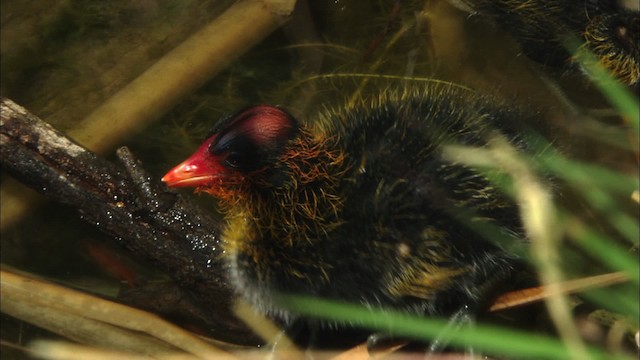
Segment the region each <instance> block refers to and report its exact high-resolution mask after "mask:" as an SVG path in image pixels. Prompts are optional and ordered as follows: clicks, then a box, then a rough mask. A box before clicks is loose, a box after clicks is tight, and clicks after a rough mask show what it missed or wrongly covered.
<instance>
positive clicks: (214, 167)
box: [162, 140, 225, 187]
mask: <svg viewBox="0 0 640 360" xmlns="http://www.w3.org/2000/svg"><path fill="white" fill-rule="evenodd" d="M210 143H211V140H208V141H205V142H204V143H203V144H202V145H201V146H200V148H198V150H196V152H195V153H193V155H191V156H190V157H189V158H188V159H187V160H185V161H183V162H182V163H180V164H178V165H177V166H176V167H174V168H173V169H171V170H169V172H167V173H166V174H165V175H164V176H163V177H162V181H163V182H165V183H166V184H167V186H169V187H201V186H211V185H212V184H213V183H215V182H216V181H219V179H220V178H222V177H224V175H225V169H224V167H223V166H222V165H220V163H219V162H218V161H217V160H218V159H216V158H214V157H213V156H212V155H210V154H209V152H208V147H209V144H210Z"/></svg>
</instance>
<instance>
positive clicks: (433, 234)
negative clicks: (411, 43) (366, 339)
mask: <svg viewBox="0 0 640 360" xmlns="http://www.w3.org/2000/svg"><path fill="white" fill-rule="evenodd" d="M531 118H532V115H528V114H524V113H522V112H518V111H517V110H515V109H513V108H512V107H509V106H502V105H497V104H495V103H494V102H492V101H489V100H487V99H486V98H483V97H481V96H478V95H475V94H474V93H473V92H471V91H469V90H464V89H461V88H458V87H455V86H451V85H430V86H428V87H427V88H426V89H423V90H419V91H418V90H401V91H400V90H399V91H395V92H394V91H387V92H386V93H385V94H384V95H380V97H379V98H376V99H372V100H370V101H369V102H366V101H363V102H362V103H361V104H358V105H355V106H348V107H345V108H342V109H338V110H327V111H326V112H325V113H323V114H320V115H319V116H318V118H317V119H315V120H314V121H311V122H310V125H309V126H305V125H302V124H300V123H299V122H298V121H297V120H296V119H294V118H293V116H291V115H290V114H289V113H287V112H286V111H285V110H283V109H281V108H279V107H274V106H269V105H258V106H253V107H250V108H247V109H244V110H242V111H240V112H238V113H236V114H235V115H232V116H229V117H227V118H225V119H223V120H222V121H220V122H219V123H218V124H217V125H216V126H215V127H214V128H213V130H212V132H211V134H212V135H211V136H210V137H208V139H206V140H205V141H204V143H202V145H201V146H200V147H199V148H198V149H197V150H196V152H195V153H194V154H193V155H192V156H191V157H189V158H188V159H187V160H185V161H184V162H183V163H181V164H179V165H177V166H176V167H175V168H173V169H172V170H171V171H169V172H168V173H167V174H166V175H165V176H164V177H163V178H162V181H164V182H165V183H166V184H167V185H168V186H171V187H185V186H188V187H196V188H197V191H200V192H205V193H209V194H211V195H213V196H215V197H217V198H218V199H219V200H220V207H221V210H222V212H223V214H224V216H225V219H226V228H225V230H224V232H223V236H222V237H223V242H224V246H225V255H224V256H225V260H226V261H227V262H228V264H229V266H230V269H231V271H230V275H229V276H230V281H231V283H232V284H233V285H234V286H235V288H236V289H237V292H238V294H239V295H240V296H242V297H244V298H245V299H246V300H248V301H249V302H250V303H252V304H253V305H254V306H255V307H257V308H258V309H260V310H262V311H264V312H265V313H268V314H271V315H273V316H275V317H277V318H280V319H283V320H285V321H286V320H291V319H292V318H293V316H292V314H290V313H289V312H288V311H287V310H286V309H284V308H282V307H281V306H279V305H278V303H277V301H275V299H274V295H277V294H281V293H289V294H304V295H309V296H316V297H321V298H326V299H333V300H340V301H347V302H356V303H361V304H365V305H367V306H370V307H386V308H395V309H398V310H402V311H408V312H412V313H418V314H441V315H447V314H451V313H453V312H455V311H456V310H459V309H460V308H461V307H463V306H471V307H472V308H474V307H477V306H479V305H480V304H481V303H482V302H483V301H484V300H486V298H487V296H488V292H489V290H490V289H491V288H492V287H493V286H495V285H496V284H498V283H500V282H502V281H505V280H506V279H508V278H509V277H510V276H511V275H512V273H513V271H514V268H516V267H517V266H518V260H517V259H516V258H515V257H514V256H513V255H511V254H509V253H508V252H507V251H505V250H503V249H502V248H501V247H499V246H498V245H496V244H494V242H492V241H491V240H490V239H487V238H485V237H483V236H481V235H480V234H478V233H477V232H475V231H474V230H472V226H470V223H480V222H486V223H490V224H492V225H493V226H496V227H497V228H498V229H500V231H501V232H502V233H503V234H504V235H506V236H509V237H511V238H513V239H515V241H525V236H524V234H523V232H522V229H521V223H520V219H519V213H518V208H517V206H516V205H515V204H514V203H513V201H512V200H511V199H509V198H508V197H507V196H505V195H504V194H503V193H502V192H501V191H499V190H498V189H497V188H496V186H495V185H494V184H492V182H491V181H490V180H489V179H488V178H487V177H486V175H485V174H483V173H482V172H479V171H477V170H475V169H473V168H471V167H468V166H466V165H464V164H460V163H455V162H452V161H451V160H450V159H447V158H446V157H445V156H443V149H444V147H445V146H447V145H454V144H462V145H467V146H478V147H481V146H485V145H486V144H487V142H488V141H489V140H490V138H491V137H492V136H496V134H499V135H500V136H504V137H506V138H508V139H510V141H511V143H512V144H513V145H514V146H515V147H516V148H518V149H520V150H523V151H530V149H528V147H527V145H526V142H525V141H524V140H523V138H522V137H521V136H520V135H519V130H518V128H519V127H520V126H521V124H522V123H525V122H527V121H528V120H531Z"/></svg>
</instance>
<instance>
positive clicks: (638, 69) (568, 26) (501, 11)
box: [450, 0, 640, 86]
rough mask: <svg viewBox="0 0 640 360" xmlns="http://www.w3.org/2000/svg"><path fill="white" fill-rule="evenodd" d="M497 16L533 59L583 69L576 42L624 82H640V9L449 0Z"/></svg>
mask: <svg viewBox="0 0 640 360" xmlns="http://www.w3.org/2000/svg"><path fill="white" fill-rule="evenodd" d="M450 1H451V2H452V3H454V4H456V5H458V6H459V7H461V8H464V9H466V10H468V11H471V12H474V13H475V12H477V13H480V14H486V15H489V16H491V17H493V18H494V19H495V20H496V22H497V23H498V24H500V25H501V26H502V28H503V29H504V30H505V31H507V32H509V33H510V34H512V35H513V36H514V38H515V39H516V40H518V42H519V43H520V45H521V46H522V51H523V52H524V53H525V54H526V55H527V56H529V57H530V58H531V59H533V60H535V61H537V62H539V63H541V64H544V65H546V66H548V67H550V68H555V69H561V70H564V71H567V70H573V69H578V68H580V67H579V66H578V65H579V64H578V63H577V62H576V58H575V57H574V56H573V55H572V54H571V52H570V51H569V48H568V45H569V42H568V41H578V42H580V43H582V47H583V48H584V49H586V50H588V51H590V52H591V53H593V54H594V55H595V57H596V59H597V61H598V62H599V64H600V65H602V66H603V67H604V68H605V69H607V70H608V71H609V72H610V73H611V74H612V75H613V76H615V77H617V78H618V79H619V80H620V81H621V82H623V83H625V84H627V85H632V86H638V84H639V82H640V14H639V13H638V10H637V8H636V9H631V8H627V7H625V6H623V5H622V4H621V3H622V2H621V1H618V0H571V1H567V0H534V1H532V0H450Z"/></svg>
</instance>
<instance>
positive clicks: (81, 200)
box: [0, 98, 253, 343]
mask: <svg viewBox="0 0 640 360" xmlns="http://www.w3.org/2000/svg"><path fill="white" fill-rule="evenodd" d="M0 145H1V156H2V168H3V170H5V171H7V172H9V173H10V174H12V175H13V176H14V177H16V178H17V179H19V180H20V181H22V182H24V183H25V184H27V185H29V186H30V187H32V188H33V189H35V190H37V191H39V192H41V193H43V194H44V195H46V196H48V197H49V198H51V199H53V200H55V201H58V202H60V203H63V204H65V205H69V206H72V207H74V208H76V209H77V210H78V211H79V213H80V214H81V216H82V217H83V218H84V219H85V220H86V221H89V222H90V223H93V224H95V225H96V226H97V227H98V228H99V229H100V230H102V231H104V232H106V233H108V234H111V235H112V236H113V237H114V239H115V240H116V241H117V242H118V243H120V244H121V245H123V246H124V247H126V248H127V249H129V250H130V251H132V252H133V253H135V254H136V255H137V256H138V257H140V258H142V259H145V260H147V261H150V262H151V263H152V264H154V265H155V266H156V267H157V268H158V269H160V270H162V271H164V272H166V273H168V274H169V275H170V276H172V277H173V279H175V280H176V282H177V283H178V284H180V286H181V288H182V289H184V290H186V291H187V292H188V293H190V294H192V295H193V299H197V300H195V302H197V303H198V305H200V306H201V307H202V308H204V309H206V310H207V311H202V313H204V314H210V315H209V316H208V317H207V318H206V319H203V320H205V321H206V322H207V323H208V324H209V325H211V327H213V328H214V332H215V330H216V329H218V330H219V333H220V334H219V335H220V338H221V339H225V340H228V341H234V342H238V341H240V342H245V343H246V342H247V340H248V339H253V337H252V336H251V335H248V330H246V327H245V326H244V325H243V324H242V323H241V322H240V321H239V320H238V319H236V318H235V317H233V315H232V312H231V311H230V307H231V305H232V301H233V299H234V296H233V291H232V289H231V287H230V285H229V284H228V283H227V279H226V274H227V270H228V269H227V267H226V265H225V264H224V263H222V261H221V260H220V255H221V253H220V252H221V248H220V238H219V233H220V226H219V222H218V221H216V219H214V218H213V217H212V216H211V215H209V214H208V213H206V212H204V211H203V210H202V209H200V208H199V207H197V206H196V205H194V204H192V203H190V202H188V201H186V200H185V199H184V198H183V197H181V196H180V195H178V194H176V193H174V192H170V191H168V190H166V188H165V187H164V185H161V184H160V183H159V182H158V181H157V180H154V179H151V178H150V177H149V176H148V175H147V174H146V172H145V171H144V170H143V167H142V165H141V164H140V163H139V162H137V161H136V160H135V159H134V158H133V157H132V155H131V154H130V153H129V151H128V150H127V149H126V148H121V149H120V150H118V156H119V157H120V159H121V161H122V162H123V164H124V167H123V166H117V165H115V164H112V163H110V162H108V161H106V160H104V159H102V158H100V157H98V156H97V155H95V154H94V153H92V152H90V151H88V150H87V149H85V148H83V147H81V146H80V145H78V144H76V143H74V142H73V141H71V140H70V139H68V138H67V137H65V136H64V135H63V134H61V133H60V132H58V131H57V130H55V129H53V128H52V127H51V126H50V125H49V124H47V123H45V122H44V121H42V120H40V119H39V118H38V117H36V116H35V115H33V114H31V113H29V112H28V111H27V110H25V109H24V108H22V107H20V106H19V105H17V104H15V103H13V102H12V101H11V100H8V99H5V98H2V99H1V100H0Z"/></svg>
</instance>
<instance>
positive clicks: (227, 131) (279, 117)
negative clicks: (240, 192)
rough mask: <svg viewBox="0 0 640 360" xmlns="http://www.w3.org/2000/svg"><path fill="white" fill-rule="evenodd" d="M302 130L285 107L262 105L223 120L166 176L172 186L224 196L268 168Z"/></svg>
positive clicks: (165, 180)
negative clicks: (193, 188) (191, 188)
mask: <svg viewBox="0 0 640 360" xmlns="http://www.w3.org/2000/svg"><path fill="white" fill-rule="evenodd" d="M298 131H299V126H298V123H297V121H296V120H295V119H294V118H293V117H292V116H291V115H289V114H288V113H286V112H285V111H284V110H282V109H280V108H277V107H274V106H269V105H258V106H253V107H250V108H247V109H244V110H242V111H240V112H238V113H236V114H235V115H232V116H229V117H227V118H225V119H223V120H222V121H220V122H219V123H218V124H217V125H216V126H215V127H214V128H213V130H212V131H211V135H210V136H209V137H208V138H207V139H206V140H205V141H204V142H203V143H202V145H200V147H199V148H198V149H197V150H196V151H195V153H193V155H191V156H190V157H189V158H188V159H186V160H185V161H183V162H182V163H180V164H179V165H177V166H176V167H174V168H173V169H171V170H170V171H169V172H167V174H166V175H164V177H163V178H162V181H163V182H165V183H166V184H167V185H168V186H169V187H195V188H197V189H198V190H201V191H206V192H209V193H211V194H212V195H214V196H217V197H220V198H224V197H226V196H225V194H227V193H228V192H229V191H233V190H232V189H230V187H233V186H237V185H239V184H242V183H243V182H244V181H245V180H247V179H251V178H255V177H256V176H258V175H259V174H261V173H263V172H264V171H265V170H267V169H268V168H269V167H270V166H271V165H272V164H273V163H274V162H275V161H277V159H278V157H279V155H280V154H281V152H282V151H284V148H285V146H286V144H287V143H288V142H289V141H290V140H291V139H292V138H294V137H295V136H296V134H297V133H298Z"/></svg>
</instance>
